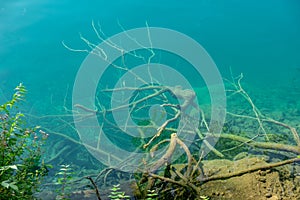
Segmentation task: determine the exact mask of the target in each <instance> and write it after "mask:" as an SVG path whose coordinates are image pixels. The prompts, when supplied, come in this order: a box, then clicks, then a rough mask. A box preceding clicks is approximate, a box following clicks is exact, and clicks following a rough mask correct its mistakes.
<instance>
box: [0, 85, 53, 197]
mask: <svg viewBox="0 0 300 200" xmlns="http://www.w3.org/2000/svg"><path fill="white" fill-rule="evenodd" d="M15 91H16V92H15V93H14V95H13V97H12V99H11V100H10V101H8V102H6V103H5V104H3V105H0V183H1V185H0V199H33V193H34V192H35V191H36V190H37V189H38V186H39V184H40V182H41V179H42V177H43V176H45V175H46V174H47V172H48V170H47V167H48V166H46V165H45V164H44V163H43V162H42V161H41V157H42V149H41V147H42V145H43V144H44V141H45V139H46V138H47V136H48V135H47V134H46V133H45V132H43V131H41V130H40V131H39V132H38V131H37V130H38V129H39V127H34V128H27V127H25V121H24V115H23V114H22V113H20V112H17V104H18V103H19V102H20V101H23V100H24V97H25V94H26V89H25V87H24V86H23V85H22V84H20V85H19V86H18V87H16V89H15Z"/></svg>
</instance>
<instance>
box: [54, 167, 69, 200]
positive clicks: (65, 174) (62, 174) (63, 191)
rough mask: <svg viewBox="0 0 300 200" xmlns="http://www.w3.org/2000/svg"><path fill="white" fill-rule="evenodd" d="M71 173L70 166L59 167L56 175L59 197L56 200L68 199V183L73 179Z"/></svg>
mask: <svg viewBox="0 0 300 200" xmlns="http://www.w3.org/2000/svg"><path fill="white" fill-rule="evenodd" d="M72 174H73V172H72V169H71V168H70V165H61V168H60V169H59V172H57V173H56V176H57V183H56V184H58V185H60V186H61V187H60V189H58V190H57V192H58V194H59V196H57V197H56V199H69V197H70V195H71V187H70V182H71V180H72V179H73V176H72Z"/></svg>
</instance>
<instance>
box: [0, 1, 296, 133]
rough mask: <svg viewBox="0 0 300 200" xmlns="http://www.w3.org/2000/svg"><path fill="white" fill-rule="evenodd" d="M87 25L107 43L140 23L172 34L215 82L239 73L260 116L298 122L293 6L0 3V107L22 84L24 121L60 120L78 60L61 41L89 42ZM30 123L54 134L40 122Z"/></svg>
mask: <svg viewBox="0 0 300 200" xmlns="http://www.w3.org/2000/svg"><path fill="white" fill-rule="evenodd" d="M92 21H95V22H99V24H101V28H102V30H103V32H104V33H105V35H106V36H108V37H109V36H112V35H114V34H117V33H119V32H121V31H122V27H123V28H124V29H132V28H138V27H144V26H145V24H146V22H147V23H148V25H149V26H153V27H164V28H169V29H174V30H176V31H180V32H182V33H184V34H186V35H188V36H190V37H191V38H193V39H194V40H196V41H197V42H199V43H200V44H201V45H202V46H203V47H204V48H205V49H206V51H207V52H208V53H209V54H210V56H211V57H212V58H213V60H214V61H215V63H216V65H217V67H218V69H219V71H220V73H221V75H222V76H223V77H226V78H230V68H231V70H232V71H233V73H234V74H235V75H238V74H240V73H243V74H244V77H245V78H244V81H245V84H246V85H247V89H249V90H250V93H251V94H252V95H253V96H254V97H255V98H260V99H261V100H260V101H257V103H258V105H259V106H261V107H262V108H263V109H264V110H265V111H269V112H273V111H274V110H276V111H280V112H285V110H288V109H290V110H295V111H293V112H289V113H294V114H293V116H287V117H286V118H288V119H290V120H295V121H296V120H299V118H298V114H299V115H300V111H299V110H300V102H299V101H300V100H299V99H300V2H299V1H298V0H265V1H258V0H255V1H253V0H252V1H239V0H227V1H223V0H217V1H210V0H198V1H196V0H187V1H184V2H183V1H168V0H165V1H158V0H152V1H148V0H146V1H138V0H131V1H121V0H118V1H103V0H98V1H97V0H91V1H70V0H63V1H50V0H48V1H37V0H30V1H29V0H28V1H26V2H25V1H23V2H20V1H15V0H10V1H6V0H2V1H1V2H0V89H1V90H0V95H1V96H0V101H1V102H4V101H5V100H6V99H7V98H9V96H10V95H11V94H12V92H13V88H15V86H16V85H18V83H20V82H23V83H24V85H25V86H26V87H27V89H28V91H29V93H28V96H27V103H26V108H25V112H26V113H28V114H30V116H38V117H43V116H45V115H50V114H51V115H56V114H61V113H63V111H62V110H63V106H64V105H65V106H67V107H68V108H70V107H71V105H72V102H71V95H72V87H73V84H74V80H75V76H76V73H77V71H78V69H79V67H80V65H81V63H82V61H83V60H84V59H85V57H86V54H85V53H79V52H71V51H69V50H67V49H66V48H65V47H64V46H63V45H62V42H63V41H64V42H65V43H66V44H68V45H69V46H70V47H74V48H78V49H80V48H82V47H83V43H82V41H81V40H80V38H79V36H80V33H81V34H82V35H83V36H85V37H86V38H89V39H90V40H91V41H94V42H95V43H97V42H98V40H97V37H96V35H95V33H94V31H93V29H92V26H91V22H92ZM120 24H121V26H122V27H121V26H120ZM177 67H178V66H177ZM179 68H180V67H179ZM187 74H188V72H187ZM191 74H192V73H191ZM187 78H189V77H187ZM190 79H193V78H192V77H190ZM32 120H33V123H40V124H42V125H43V126H45V127H47V128H48V129H55V128H57V127H55V126H56V125H55V124H51V123H48V121H43V118H39V119H38V120H37V119H36V118H33V119H32ZM293 124H295V125H297V123H296V122H293ZM298 126H299V125H298ZM61 129H63V128H61Z"/></svg>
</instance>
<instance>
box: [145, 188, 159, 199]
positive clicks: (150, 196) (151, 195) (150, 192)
mask: <svg viewBox="0 0 300 200" xmlns="http://www.w3.org/2000/svg"><path fill="white" fill-rule="evenodd" d="M155 199H158V194H157V193H156V191H155V190H147V195H146V200H155Z"/></svg>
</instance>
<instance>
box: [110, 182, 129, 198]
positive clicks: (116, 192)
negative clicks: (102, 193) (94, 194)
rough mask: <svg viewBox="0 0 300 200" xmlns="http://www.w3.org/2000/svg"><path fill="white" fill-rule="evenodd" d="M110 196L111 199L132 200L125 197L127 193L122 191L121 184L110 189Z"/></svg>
mask: <svg viewBox="0 0 300 200" xmlns="http://www.w3.org/2000/svg"><path fill="white" fill-rule="evenodd" d="M110 190H111V192H110V195H109V196H108V197H109V198H110V199H116V200H121V199H130V196H128V195H125V192H122V191H121V188H120V184H117V185H113V187H112V188H111V189H110Z"/></svg>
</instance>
